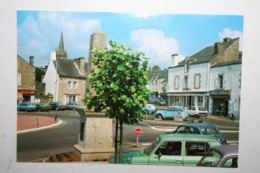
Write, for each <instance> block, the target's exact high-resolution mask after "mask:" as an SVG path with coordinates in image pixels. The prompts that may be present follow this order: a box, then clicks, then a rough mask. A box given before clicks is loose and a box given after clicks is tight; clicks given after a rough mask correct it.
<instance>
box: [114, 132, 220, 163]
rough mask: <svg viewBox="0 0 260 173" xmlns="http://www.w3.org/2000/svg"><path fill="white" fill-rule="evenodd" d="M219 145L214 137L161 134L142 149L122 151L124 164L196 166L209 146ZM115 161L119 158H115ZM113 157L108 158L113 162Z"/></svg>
mask: <svg viewBox="0 0 260 173" xmlns="http://www.w3.org/2000/svg"><path fill="white" fill-rule="evenodd" d="M219 145H221V143H220V142H218V141H217V140H216V139H215V138H213V137H211V136H203V135H187V134H185V135H184V134H162V135H160V136H159V137H158V138H157V139H156V140H155V141H154V142H153V143H152V144H151V145H150V146H147V147H146V148H145V149H142V150H139V151H137V150H134V151H125V152H123V153H122V162H123V163H124V164H148V165H151V164H154V165H155V164H158V165H176V166H196V164H197V163H198V162H199V160H200V159H201V158H202V156H203V155H205V154H206V153H207V151H208V150H209V148H210V147H214V146H219ZM117 159H118V160H117V162H118V161H119V158H117ZM114 161H115V157H114V156H112V157H110V158H109V163H114Z"/></svg>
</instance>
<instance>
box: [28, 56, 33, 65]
mask: <svg viewBox="0 0 260 173" xmlns="http://www.w3.org/2000/svg"><path fill="white" fill-rule="evenodd" d="M29 64H30V65H31V66H33V64H34V56H30V57H29Z"/></svg>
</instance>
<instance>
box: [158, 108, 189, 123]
mask: <svg viewBox="0 0 260 173" xmlns="http://www.w3.org/2000/svg"><path fill="white" fill-rule="evenodd" d="M155 117H156V118H160V119H162V120H164V119H176V118H179V119H182V120H187V119H188V114H187V112H186V111H185V110H184V109H183V108H182V107H181V106H169V107H168V108H167V109H166V110H158V111H156V112H155Z"/></svg>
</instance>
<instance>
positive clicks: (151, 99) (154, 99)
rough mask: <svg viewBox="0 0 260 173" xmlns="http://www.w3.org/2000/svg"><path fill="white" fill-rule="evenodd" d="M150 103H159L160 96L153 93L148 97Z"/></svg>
mask: <svg viewBox="0 0 260 173" xmlns="http://www.w3.org/2000/svg"><path fill="white" fill-rule="evenodd" d="M148 103H149V104H157V103H158V98H156V96H155V95H154V94H151V95H150V96H149V98H148Z"/></svg>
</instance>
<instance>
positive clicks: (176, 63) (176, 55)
mask: <svg viewBox="0 0 260 173" xmlns="http://www.w3.org/2000/svg"><path fill="white" fill-rule="evenodd" d="M171 56H172V65H173V67H174V66H176V65H178V63H179V61H178V59H179V58H178V54H172V55H171Z"/></svg>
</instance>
